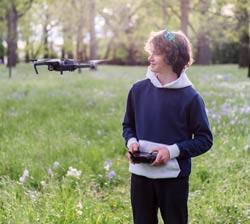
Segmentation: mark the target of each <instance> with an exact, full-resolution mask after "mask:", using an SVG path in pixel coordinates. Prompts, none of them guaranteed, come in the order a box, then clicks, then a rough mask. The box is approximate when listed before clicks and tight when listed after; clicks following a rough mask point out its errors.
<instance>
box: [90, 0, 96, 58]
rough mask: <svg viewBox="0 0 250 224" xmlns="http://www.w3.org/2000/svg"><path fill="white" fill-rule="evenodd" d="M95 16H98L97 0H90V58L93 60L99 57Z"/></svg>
mask: <svg viewBox="0 0 250 224" xmlns="http://www.w3.org/2000/svg"><path fill="white" fill-rule="evenodd" d="M95 18H96V2H95V0H89V35H90V59H91V60H93V59H97V52H96V50H97V48H96V32H95Z"/></svg>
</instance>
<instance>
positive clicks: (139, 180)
mask: <svg viewBox="0 0 250 224" xmlns="http://www.w3.org/2000/svg"><path fill="white" fill-rule="evenodd" d="M145 50H146V51H147V52H148V53H149V57H148V60H149V63H150V66H149V68H148V71H147V74H146V79H144V80H141V81H138V82H137V83H135V84H134V85H133V86H132V88H131V90H130V92H129V94H128V99H127V108H126V112H125V116H124V121H123V137H124V139H125V142H126V146H127V147H128V149H129V152H131V153H135V152H136V151H138V150H140V151H142V152H149V153H153V152H157V157H156V160H155V161H154V162H153V163H152V164H144V163H140V164H134V163H132V161H131V157H130V156H128V157H129V160H130V166H129V170H130V172H131V173H132V175H131V204H132V210H133V219H134V223H135V224H156V223H158V218H157V211H158V208H159V209H160V212H161V216H162V219H163V221H164V223H167V224H184V223H185V224H186V223H187V221H188V208H187V202H188V186H189V175H190V172H191V157H195V156H198V155H200V154H202V153H205V152H206V151H208V150H209V149H210V148H211V147H212V144H213V136H212V133H211V130H210V127H209V121H208V118H207V114H206V110H205V105H204V102H203V100H202V98H201V96H200V95H199V93H198V92H196V90H195V89H194V88H193V86H192V83H191V82H190V81H189V79H188V77H187V76H186V73H185V69H186V68H187V67H188V66H190V65H191V64H192V50H191V44H190V42H189V40H188V39H187V37H186V36H185V35H184V34H183V33H182V32H170V31H168V30H163V31H159V32H156V33H152V35H151V36H150V38H149V39H148V41H147V43H146V45H145Z"/></svg>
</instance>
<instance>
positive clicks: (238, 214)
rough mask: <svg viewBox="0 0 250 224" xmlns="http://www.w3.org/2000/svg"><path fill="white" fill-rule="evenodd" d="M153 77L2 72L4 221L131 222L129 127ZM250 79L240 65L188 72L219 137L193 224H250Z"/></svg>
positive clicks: (198, 187) (199, 188) (201, 182)
mask: <svg viewBox="0 0 250 224" xmlns="http://www.w3.org/2000/svg"><path fill="white" fill-rule="evenodd" d="M145 71H146V68H145V67H125V66H124V67H120V66H104V65H103V66H100V67H99V70H98V71H95V72H94V71H89V70H83V71H82V73H81V74H79V73H78V72H74V73H70V72H65V74H64V75H63V76H61V75H60V74H59V73H56V72H48V71H47V70H46V68H43V67H41V68H39V72H40V74H39V75H38V76H37V75H35V72H34V70H33V68H32V65H19V66H18V67H17V68H15V69H14V70H13V76H12V78H11V79H9V78H8V70H7V69H6V68H5V67H4V66H0V119H1V121H0V195H1V196H0V223H15V224H17V223H18V224H20V223H25V224H26V223H44V224H45V223H58V224H61V223H65V224H66V223H67V224H68V223H86V224H99V223H101V224H105V223H107V224H112V223H121V224H125V223H132V216H131V208H130V198H129V181H130V179H129V178H130V175H129V173H128V164H127V160H126V149H125V147H124V142H123V139H122V137H121V122H122V119H123V114H124V110H125V103H126V97H127V93H128V90H129V88H130V86H131V85H132V83H134V82H135V81H137V80H139V79H142V78H144V73H145ZM246 74H247V71H246V69H238V67H237V66H236V65H217V66H203V67H202V66H193V67H191V68H190V69H189V70H188V75H189V77H190V79H191V81H192V82H193V84H194V86H195V88H196V89H197V90H198V91H199V92H200V93H201V95H202V96H203V98H204V100H205V102H206V106H207V109H208V115H209V119H210V123H211V128H212V130H213V133H214V137H215V139H214V146H213V149H212V150H211V151H209V152H208V153H207V154H205V155H202V156H200V157H197V158H194V159H193V170H192V174H191V177H190V196H189V223H199V224H200V223H202V224H203V223H204V224H207V223H211V224H213V223H221V224H224V223H244V224H245V223H250V203H249V202H250V172H249V170H250V160H249V157H250V136H249V133H250V125H249V123H250V80H249V79H247V78H246ZM56 161H57V162H58V163H59V166H57V167H54V168H53V164H54V162H56ZM107 161H110V162H112V165H111V167H110V168H109V169H108V170H105V169H104V164H105V162H107ZM69 167H73V168H76V169H77V171H79V172H81V175H80V176H79V178H77V177H74V176H69V175H68V174H69V173H68V171H69ZM25 169H27V170H28V172H29V176H28V177H26V178H25V182H24V183H21V182H20V177H21V176H22V175H23V172H24V170H25ZM48 170H49V171H48ZM111 171H114V172H115V176H113V177H112V178H111V179H109V178H108V176H107V175H108V174H109V172H111Z"/></svg>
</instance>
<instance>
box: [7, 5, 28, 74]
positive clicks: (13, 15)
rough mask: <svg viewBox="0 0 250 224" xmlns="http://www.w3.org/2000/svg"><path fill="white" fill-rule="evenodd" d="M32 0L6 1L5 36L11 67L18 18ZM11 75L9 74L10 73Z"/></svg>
mask: <svg viewBox="0 0 250 224" xmlns="http://www.w3.org/2000/svg"><path fill="white" fill-rule="evenodd" d="M31 4H32V0H26V1H18V0H16V1H15V0H10V1H9V3H8V9H7V16H6V17H7V27H8V36H7V44H8V50H7V54H8V64H7V66H8V67H13V66H15V65H16V63H17V54H16V51H17V39H18V32H17V24H18V19H19V18H20V17H22V16H23V15H24V14H25V12H26V11H27V10H28V9H29V8H30V7H31ZM10 77H11V74H10Z"/></svg>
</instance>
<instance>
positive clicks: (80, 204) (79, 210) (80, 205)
mask: <svg viewBox="0 0 250 224" xmlns="http://www.w3.org/2000/svg"><path fill="white" fill-rule="evenodd" d="M76 208H77V209H76V214H77V215H82V209H83V206H82V203H81V202H80V201H79V202H78V203H77V204H76Z"/></svg>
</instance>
